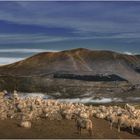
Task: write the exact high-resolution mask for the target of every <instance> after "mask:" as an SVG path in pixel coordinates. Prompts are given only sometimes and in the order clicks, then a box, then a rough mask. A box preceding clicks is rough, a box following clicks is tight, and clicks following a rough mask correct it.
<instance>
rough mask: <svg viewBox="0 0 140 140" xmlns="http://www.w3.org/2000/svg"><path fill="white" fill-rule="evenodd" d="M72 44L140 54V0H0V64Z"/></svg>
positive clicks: (73, 46)
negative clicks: (115, 0)
mask: <svg viewBox="0 0 140 140" xmlns="http://www.w3.org/2000/svg"><path fill="white" fill-rule="evenodd" d="M73 48H88V49H92V50H111V51H117V52H121V53H126V54H129V55H130V54H140V2H139V1H129V2H128V1H124V2H123V1H118V2H111V1H109V2H107V1H100V2H99V1H98V2H97V1H89V2H86V1H81V2H80V1H67V2H65V1H42V2H39V1H0V65H1V64H9V63H12V62H15V61H19V60H22V59H24V58H27V57H29V56H31V55H34V54H36V53H39V52H44V51H61V50H66V49H73Z"/></svg>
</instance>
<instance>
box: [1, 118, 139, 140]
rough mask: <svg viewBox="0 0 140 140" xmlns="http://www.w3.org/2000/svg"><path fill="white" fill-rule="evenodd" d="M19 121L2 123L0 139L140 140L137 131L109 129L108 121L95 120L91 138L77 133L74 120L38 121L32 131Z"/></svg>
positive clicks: (84, 133) (85, 132)
mask: <svg viewBox="0 0 140 140" xmlns="http://www.w3.org/2000/svg"><path fill="white" fill-rule="evenodd" d="M18 124H19V121H17V120H3V121H0V138H6V139H8V138H14V139H16V138H34V139H35V138H52V139H53V138H98V139H114V138H116V139H140V132H139V131H138V130H137V131H136V130H135V133H134V134H131V132H130V130H129V129H123V130H122V131H121V132H120V133H118V132H117V129H116V128H115V127H113V129H112V130H111V129H110V128H109V123H108V122H107V121H106V120H102V119H97V118H93V125H94V128H93V136H91V137H90V136H89V135H88V133H87V131H86V130H82V135H81V136H80V135H79V134H78V133H77V130H76V127H75V122H74V120H70V121H69V120H62V121H50V120H38V121H35V122H33V126H32V128H31V129H25V128H21V127H20V126H19V125H18Z"/></svg>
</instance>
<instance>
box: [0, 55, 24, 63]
mask: <svg viewBox="0 0 140 140" xmlns="http://www.w3.org/2000/svg"><path fill="white" fill-rule="evenodd" d="M23 59H25V58H16V57H15V58H14V57H11V58H10V57H9V58H8V57H0V65H6V64H11V63H14V62H17V61H21V60H23Z"/></svg>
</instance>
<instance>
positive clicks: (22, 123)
mask: <svg viewBox="0 0 140 140" xmlns="http://www.w3.org/2000/svg"><path fill="white" fill-rule="evenodd" d="M20 126H21V127H24V128H28V129H29V128H31V126H32V124H31V122H30V121H21V123H20Z"/></svg>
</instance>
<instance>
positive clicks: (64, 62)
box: [0, 48, 140, 92]
mask: <svg viewBox="0 0 140 140" xmlns="http://www.w3.org/2000/svg"><path fill="white" fill-rule="evenodd" d="M0 75H1V76H0V84H1V87H0V88H1V89H3V88H5V86H3V85H5V84H6V83H9V78H11V79H12V81H13V79H14V80H19V81H18V82H13V83H16V84H13V83H12V84H13V85H11V84H10V88H15V87H17V85H18V89H20V90H21V89H22V90H23V87H26V86H27V85H26V84H27V83H30V86H32V88H33V89H35V90H31V89H30V90H29V91H36V90H37V91H39V90H40V89H41V90H43V91H46V90H45V89H46V87H48V89H49V88H50V87H51V86H52V85H54V86H56V85H58V83H59V86H60V85H61V87H63V86H65V85H66V84H67V87H68V86H69V85H71V84H73V83H75V82H76V83H78V84H79V85H80V83H82V84H87V85H88V83H89V85H90V84H91V83H98V82H100V83H104V82H106V83H107V82H110V84H111V82H112V81H115V82H116V81H118V82H120V83H122V82H123V83H124V82H125V83H127V84H128V83H129V84H133V85H134V84H139V83H140V55H126V54H120V53H116V52H112V51H93V50H88V49H84V48H78V49H73V50H65V51H61V52H43V53H39V54H37V55H34V56H32V57H29V58H27V59H25V60H22V61H19V62H16V63H13V64H10V65H5V66H1V67H0ZM23 77H24V80H23V81H24V82H23V81H22V80H21V79H23ZM36 78H39V79H38V80H40V81H41V82H42V81H43V80H44V81H43V83H42V85H41V84H39V87H38V88H37V87H36V86H35V85H34V84H33V85H32V84H31V83H33V81H34V80H35V79H36ZM11 79H10V80H11ZM49 80H50V82H49ZM25 81H26V82H25ZM35 81H36V82H37V80H35ZM62 81H68V83H69V84H68V83H65V82H62ZM37 83H38V82H37ZM37 83H36V84H37ZM120 83H119V84H120ZM19 84H20V85H19ZM51 84H52V85H51ZM107 84H108V83H107ZM21 85H22V87H21ZM24 85H26V86H24ZM37 85H38V84H37ZM45 85H46V86H45ZM47 85H48V86H47ZM49 85H50V86H49ZM101 85H102V84H101ZM104 85H105V84H104ZM42 87H45V88H42ZM56 87H57V86H56ZM67 87H66V88H65V89H67ZM59 88H60V87H59ZM28 89H29V88H27V91H28ZM54 89H55V87H53V86H52V88H51V90H49V92H50V91H52V90H54ZM24 90H25V89H24ZM58 91H59V90H58Z"/></svg>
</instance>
